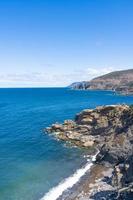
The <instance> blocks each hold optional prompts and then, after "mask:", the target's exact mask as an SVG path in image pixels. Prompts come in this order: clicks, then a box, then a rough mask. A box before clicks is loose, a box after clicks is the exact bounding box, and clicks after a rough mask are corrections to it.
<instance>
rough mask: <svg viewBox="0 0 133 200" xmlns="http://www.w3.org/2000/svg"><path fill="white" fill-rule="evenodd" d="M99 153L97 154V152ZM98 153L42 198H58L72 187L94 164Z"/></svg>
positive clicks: (49, 199) (54, 199)
mask: <svg viewBox="0 0 133 200" xmlns="http://www.w3.org/2000/svg"><path fill="white" fill-rule="evenodd" d="M96 155H97V154H96ZM96 155H94V156H92V159H90V160H88V162H87V164H86V165H85V166H84V167H82V168H80V169H78V170H77V171H76V172H75V173H74V174H73V175H72V176H70V177H68V178H66V179H65V180H64V181H63V182H61V183H59V184H58V185H57V186H55V187H54V188H52V189H51V190H50V191H49V192H48V193H46V194H45V195H44V197H42V198H41V199H40V200H57V199H58V198H59V197H60V196H61V195H62V194H63V192H64V191H66V190H68V189H70V188H72V187H73V186H74V185H75V184H76V183H77V182H79V180H80V179H81V177H82V176H84V175H85V173H86V172H87V171H89V170H90V168H91V167H92V166H93V162H94V161H95V160H96Z"/></svg>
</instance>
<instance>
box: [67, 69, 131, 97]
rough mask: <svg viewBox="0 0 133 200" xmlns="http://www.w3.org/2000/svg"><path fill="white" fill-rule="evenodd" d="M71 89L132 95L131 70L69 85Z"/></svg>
mask: <svg viewBox="0 0 133 200" xmlns="http://www.w3.org/2000/svg"><path fill="white" fill-rule="evenodd" d="M70 88H72V89H86V90H113V91H116V92H118V93H123V94H133V69H129V70H123V71H115V72H111V73H109V74H106V75H103V76H100V77H97V78H94V79H92V80H91V81H83V82H77V83H73V84H71V85H70Z"/></svg>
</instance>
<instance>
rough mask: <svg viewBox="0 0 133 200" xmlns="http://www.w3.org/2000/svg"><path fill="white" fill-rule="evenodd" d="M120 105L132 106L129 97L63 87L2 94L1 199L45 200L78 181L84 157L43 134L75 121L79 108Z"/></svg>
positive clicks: (84, 163)
mask: <svg viewBox="0 0 133 200" xmlns="http://www.w3.org/2000/svg"><path fill="white" fill-rule="evenodd" d="M119 103H127V104H132V103H133V96H122V95H115V94H114V93H112V92H110V91H106V92H105V91H74V90H69V89H66V88H58V89H57V88H50V89H48V88H36V89H31V88H28V89H22V88H21V89H0V200H40V199H44V200H45V199H48V196H49V195H51V193H52V195H53V194H54V192H56V195H57V192H58V193H59V191H60V189H62V190H63V191H64V190H65V188H67V187H69V186H70V185H73V184H74V183H75V182H76V181H78V180H79V178H80V176H82V175H83V174H84V173H85V172H86V170H87V169H88V167H87V166H88V165H86V163H87V160H86V159H87V158H85V156H84V155H85V154H86V152H85V151H84V150H81V149H78V148H75V147H69V146H68V145H66V144H64V143H63V142H60V141H57V140H55V139H54V138H53V136H50V135H47V134H46V133H44V132H43V129H44V128H45V127H47V126H49V125H51V124H52V123H55V122H57V121H58V122H63V120H65V119H73V118H74V116H75V114H76V113H77V112H80V111H81V110H82V109H86V108H95V107H96V106H99V105H107V104H119ZM83 166H84V167H83ZM59 187H60V189H59ZM57 196H58V195H57ZM51 197H52V196H51ZM55 197H56V196H55ZM49 199H50V198H49ZM55 199H56V198H55ZM50 200H53V199H50Z"/></svg>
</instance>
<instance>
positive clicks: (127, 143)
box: [46, 105, 133, 196]
mask: <svg viewBox="0 0 133 200" xmlns="http://www.w3.org/2000/svg"><path fill="white" fill-rule="evenodd" d="M46 131H47V132H48V133H53V134H54V135H55V137H56V138H58V139H60V140H64V141H68V142H70V143H72V144H74V145H77V146H80V147H84V148H89V149H97V148H98V149H99V154H98V155H97V158H96V162H97V163H100V164H103V165H104V164H106V163H109V164H110V165H111V166H112V167H113V168H114V173H113V179H112V185H113V186H114V187H115V188H116V190H117V191H118V194H119V195H121V194H122V195H124V196H125V195H129V194H130V195H131V194H133V193H132V189H133V188H132V186H133V106H127V105H111V106H100V107H97V108H96V109H86V110H83V111H82V112H80V113H78V114H77V115H76V117H75V120H74V121H73V120H65V121H64V123H63V124H59V123H56V124H53V125H52V126H51V127H49V128H47V129H46ZM119 195H118V196H119Z"/></svg>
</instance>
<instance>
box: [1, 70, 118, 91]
mask: <svg viewBox="0 0 133 200" xmlns="http://www.w3.org/2000/svg"><path fill="white" fill-rule="evenodd" d="M114 70H115V68H113V67H106V68H101V69H97V68H87V69H84V70H82V69H81V70H77V71H73V72H72V73H64V74H63V73H55V72H53V73H48V72H46V73H41V72H34V73H23V74H1V75H0V87H48V86H53V87H56V86H67V85H69V84H71V83H72V82H75V81H83V80H86V81H87V80H91V79H92V78H94V77H97V76H100V75H103V74H106V73H109V72H111V71H114ZM118 70H119V69H118Z"/></svg>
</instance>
